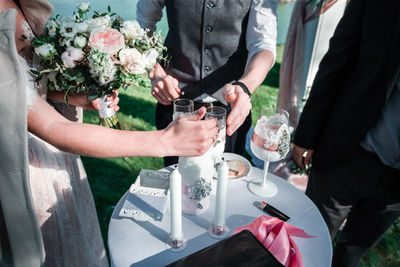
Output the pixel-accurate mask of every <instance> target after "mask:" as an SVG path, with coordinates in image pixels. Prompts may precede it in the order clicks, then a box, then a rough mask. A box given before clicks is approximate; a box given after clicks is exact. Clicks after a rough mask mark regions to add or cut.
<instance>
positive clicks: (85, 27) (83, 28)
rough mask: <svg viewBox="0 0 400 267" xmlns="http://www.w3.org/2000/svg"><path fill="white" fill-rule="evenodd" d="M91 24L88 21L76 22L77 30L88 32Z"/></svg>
mask: <svg viewBox="0 0 400 267" xmlns="http://www.w3.org/2000/svg"><path fill="white" fill-rule="evenodd" d="M88 29H89V25H88V24H87V23H86V22H80V23H76V24H75V30H76V31H77V32H79V33H82V32H87V31H88Z"/></svg>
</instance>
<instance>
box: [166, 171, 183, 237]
mask: <svg viewBox="0 0 400 267" xmlns="http://www.w3.org/2000/svg"><path fill="white" fill-rule="evenodd" d="M169 180H170V181H169V190H170V211H171V238H172V239H173V240H182V239H183V233H182V177H181V174H180V173H179V171H178V170H177V169H175V170H173V171H172V173H171V175H170V177H169Z"/></svg>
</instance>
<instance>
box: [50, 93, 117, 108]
mask: <svg viewBox="0 0 400 267" xmlns="http://www.w3.org/2000/svg"><path fill="white" fill-rule="evenodd" d="M64 96H65V94H64V93H63V92H57V91H49V92H48V93H47V98H48V99H50V100H54V101H58V102H64ZM106 100H107V101H112V102H111V103H110V104H109V105H108V107H109V108H113V109H114V111H118V110H119V106H118V102H119V97H118V91H116V90H113V91H112V93H111V95H110V96H108V97H107V98H106ZM68 104H69V105H71V106H76V107H81V108H83V109H85V110H100V108H101V104H100V99H99V98H97V99H96V100H94V101H90V100H89V99H88V98H87V96H86V95H85V94H77V95H69V96H68Z"/></svg>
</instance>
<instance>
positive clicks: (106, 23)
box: [87, 15, 111, 32]
mask: <svg viewBox="0 0 400 267" xmlns="http://www.w3.org/2000/svg"><path fill="white" fill-rule="evenodd" d="M87 23H88V26H89V32H92V31H94V30H101V29H107V28H110V26H111V18H110V17H109V16H108V15H106V16H103V17H98V18H95V19H89V20H88V21H87Z"/></svg>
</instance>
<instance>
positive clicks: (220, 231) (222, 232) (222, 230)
mask: <svg viewBox="0 0 400 267" xmlns="http://www.w3.org/2000/svg"><path fill="white" fill-rule="evenodd" d="M208 234H209V235H210V236H211V237H213V238H215V239H223V238H225V237H227V236H228V235H229V228H228V227H227V226H226V225H224V226H218V225H215V224H214V222H213V223H212V224H211V225H210V227H209V228H208Z"/></svg>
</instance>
